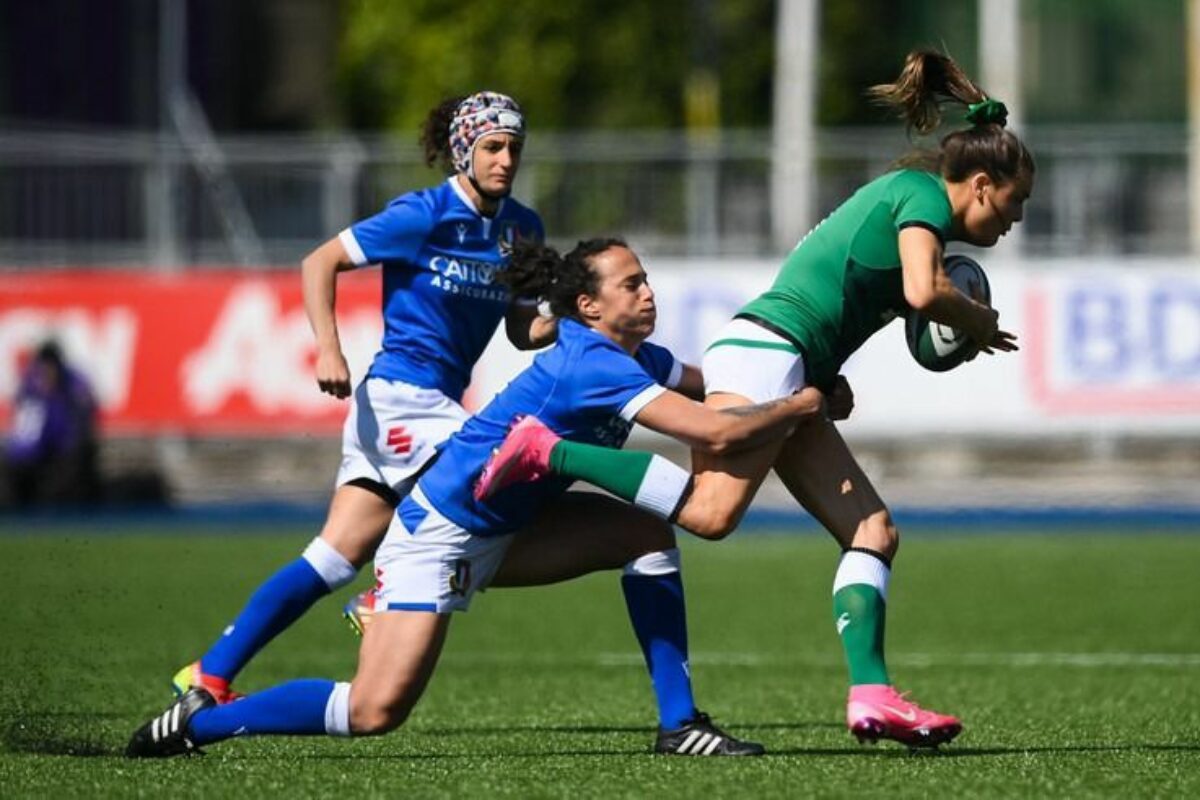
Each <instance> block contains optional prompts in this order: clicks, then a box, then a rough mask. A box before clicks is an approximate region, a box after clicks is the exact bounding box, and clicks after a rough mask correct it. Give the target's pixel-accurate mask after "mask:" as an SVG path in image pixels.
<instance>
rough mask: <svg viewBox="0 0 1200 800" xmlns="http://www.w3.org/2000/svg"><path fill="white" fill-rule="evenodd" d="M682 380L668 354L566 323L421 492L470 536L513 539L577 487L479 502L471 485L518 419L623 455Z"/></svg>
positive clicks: (547, 484)
mask: <svg viewBox="0 0 1200 800" xmlns="http://www.w3.org/2000/svg"><path fill="white" fill-rule="evenodd" d="M682 373H683V365H682V364H681V363H680V362H678V361H676V360H675V357H674V356H673V355H671V352H670V351H669V350H667V349H666V348H664V347H659V346H658V345H655V344H651V343H650V342H644V343H643V344H642V345H641V347H639V348H638V350H637V353H636V355H634V356H630V355H629V354H628V353H626V352H625V351H624V350H622V349H621V348H620V346H618V345H617V344H616V343H615V342H613V341H612V340H611V339H608V338H607V337H605V336H603V335H601V334H599V333H597V332H596V331H594V330H592V329H591V328H589V327H587V326H585V325H581V324H580V323H578V322H575V321H574V320H570V319H564V320H561V321H560V322H559V326H558V342H557V343H556V344H555V345H554V347H552V348H551V349H549V350H547V351H545V352H542V353H539V354H538V356H537V357H536V358H535V359H534V360H533V364H531V365H530V366H529V367H528V368H526V369H525V370H524V371H523V372H521V373H520V374H519V375H517V377H516V378H514V379H513V380H512V382H511V383H510V384H508V386H506V387H505V388H504V390H503V391H501V392H500V393H499V394H497V395H496V397H495V398H494V399H493V400H492V402H490V403H488V405H487V406H486V407H485V408H484V409H483V410H482V411H480V412H479V413H478V414H476V415H475V416H474V417H471V419H469V420H467V423H466V424H465V425H463V427H462V429H461V430H460V431H459V432H458V433H456V434H454V435H453V436H452V437H450V439H449V440H448V441H447V442H446V443H445V444H444V445H442V448H443V449H442V452H441V455H440V456H439V457H438V460H437V461H436V462H434V465H433V466H432V467H431V468H430V469H429V471H428V472H426V473H425V475H424V476H423V477H422V478H421V480H420V483H419V486H420V488H421V491H422V493H423V494H424V495H425V497H426V498H428V500H429V502H430V503H431V504H432V505H433V507H434V508H436V509H437V510H438V512H439V513H440V514H441V515H442V516H444V517H446V518H447V519H449V520H450V521H452V522H454V523H455V524H456V525H459V526H461V527H462V528H464V529H466V530H468V531H470V532H471V533H472V534H475V535H478V536H496V535H499V534H504V533H511V532H512V531H515V530H517V529H518V528H521V527H523V526H524V525H526V524H527V523H528V522H530V521H531V520H533V518H534V517H536V516H537V514H538V512H539V511H540V509H541V507H542V506H543V505H545V504H546V503H547V502H549V501H551V500H553V499H554V498H555V497H557V496H559V495H561V494H562V493H563V492H565V491H566V490H567V487H568V486H570V485H571V483H572V481H571V479H569V478H562V477H558V476H551V477H548V478H544V479H543V480H540V481H536V482H534V483H522V484H516V485H513V486H510V487H508V488H506V489H504V490H503V491H501V492H498V493H497V494H495V495H493V496H492V497H490V498H488V499H487V500H485V501H484V502H482V503H478V502H476V501H475V498H474V497H473V496H472V494H471V489H472V486H473V485H474V483H475V480H476V478H478V477H479V473H480V471H481V470H482V469H483V465H484V464H485V463H486V462H487V459H488V456H489V455H491V453H492V450H493V449H494V448H496V447H499V446H500V443H501V442H502V441H504V437H505V436H506V435H507V433H508V428H509V425H510V424H511V423H512V421H513V418H514V417H515V416H516V415H518V414H533V415H535V416H536V417H537V418H538V419H540V420H541V421H542V422H544V423H545V424H546V425H547V426H548V427H549V428H550V429H551V430H553V431H554V432H555V433H557V434H558V435H559V436H562V437H563V438H565V439H571V440H573V441H576V442H588V443H590V444H598V445H603V446H605V447H613V448H619V447H621V446H622V445H624V444H625V440H626V438H628V436H629V431H630V429H631V428H632V427H633V418H634V417H635V416H637V413H638V412H639V411H641V410H642V409H643V408H644V407H645V406H646V404H647V403H649V402H650V401H651V400H653V399H655V398H656V397H658V396H659V395H660V394H661V393H662V392H663V391H665V389H664V387H671V386H674V385H676V384H678V383H679V380H680V378H681V376H682ZM404 502H405V503H411V502H413V501H412V499H411V498H405V501H404Z"/></svg>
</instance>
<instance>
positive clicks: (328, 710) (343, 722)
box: [325, 683, 351, 736]
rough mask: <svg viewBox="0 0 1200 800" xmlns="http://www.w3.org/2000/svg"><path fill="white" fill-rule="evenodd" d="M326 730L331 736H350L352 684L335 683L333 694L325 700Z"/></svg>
mask: <svg viewBox="0 0 1200 800" xmlns="http://www.w3.org/2000/svg"><path fill="white" fill-rule="evenodd" d="M325 732H326V733H328V734H329V735H330V736H350V735H351V734H350V684H348V683H335V684H334V685H333V694H331V695H329V699H328V700H327V701H325Z"/></svg>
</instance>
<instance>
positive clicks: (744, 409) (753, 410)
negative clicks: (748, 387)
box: [721, 397, 788, 417]
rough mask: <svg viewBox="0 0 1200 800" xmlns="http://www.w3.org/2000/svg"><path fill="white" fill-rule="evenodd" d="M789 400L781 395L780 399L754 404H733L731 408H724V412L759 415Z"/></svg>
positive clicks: (738, 414)
mask: <svg viewBox="0 0 1200 800" xmlns="http://www.w3.org/2000/svg"><path fill="white" fill-rule="evenodd" d="M787 401H788V398H786V397H781V398H779V399H778V400H770V401H768V402H766V403H759V404H758V405H754V406H732V407H730V408H722V409H721V413H722V414H730V415H732V416H735V417H757V416H760V415H762V414H767V413H770V412H771V411H772V410H774V409H775V407H776V406H781V405H783V404H785V403H786V402H787Z"/></svg>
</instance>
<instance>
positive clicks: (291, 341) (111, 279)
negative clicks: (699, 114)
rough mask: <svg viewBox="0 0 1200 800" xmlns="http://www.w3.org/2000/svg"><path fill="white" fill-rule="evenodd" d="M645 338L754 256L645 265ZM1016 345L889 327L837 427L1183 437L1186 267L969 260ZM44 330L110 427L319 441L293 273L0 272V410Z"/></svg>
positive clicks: (679, 341)
mask: <svg viewBox="0 0 1200 800" xmlns="http://www.w3.org/2000/svg"><path fill="white" fill-rule="evenodd" d="M646 267H647V270H648V271H649V274H650V281H651V285H652V286H653V288H654V289H655V291H656V294H657V300H658V305H659V327H658V331H657V333H656V335H655V337H654V339H655V340H656V341H658V342H659V343H660V344H664V345H666V346H667V347H669V348H671V349H672V350H673V351H674V352H676V354H677V355H679V356H680V357H681V358H683V359H685V360H687V361H690V362H692V363H699V360H700V357H701V355H702V353H703V350H704V347H705V345H706V344H707V342H708V338H709V337H710V336H711V335H712V333H713V332H715V331H716V330H717V328H718V327H719V326H720V325H721V324H723V323H724V321H725V320H727V319H729V318H730V317H731V316H732V314H733V313H734V312H735V311H736V310H737V309H738V308H739V307H740V306H741V305H742V303H744V302H745V301H746V300H748V299H749V298H750V297H752V296H754V295H755V294H756V293H758V292H760V291H762V290H763V289H765V288H766V287H767V286H769V285H770V283H771V280H772V279H773V277H774V273H775V269H776V267H777V265H776V263H775V262H773V261H761V260H750V261H736V260H723V261H715V260H709V261H686V262H685V261H681V260H668V259H647V262H646ZM984 267H985V269H986V270H987V271H988V274H989V277H990V282H991V286H992V292H993V304H994V305H995V307H996V308H997V309H999V311H1000V322H1001V327H1003V328H1005V329H1006V330H1010V331H1012V332H1013V333H1015V334H1017V336H1018V341H1019V344H1020V346H1021V351H1020V352H1019V353H1016V354H998V355H995V356H987V355H981V356H979V357H978V358H977V359H975V360H974V361H973V362H970V363H968V364H965V365H963V366H961V367H959V368H957V369H955V370H953V371H951V372H947V373H931V372H927V371H925V370H923V369H922V368H921V367H919V366H918V365H917V364H916V362H915V361H913V359H912V358H911V356H910V355H909V353H908V350H907V348H906V345H905V338H904V325H903V321H902V320H898V321H894V322H892V323H891V324H890V325H888V326H887V327H886V328H884V329H883V330H882V331H880V332H879V333H878V334H876V335H875V336H874V337H873V338H872V339H871V340H869V341H868V342H867V343H866V344H865V345H864V346H863V348H862V349H861V350H860V351H859V352H858V353H856V354H855V355H854V356H853V357H852V358H851V359H850V361H849V362H848V363H847V365H846V368H845V370H844V372H845V374H846V375H847V377H848V378H849V380H850V382H851V385H852V387H853V388H854V390H855V394H856V400H857V405H856V409H855V412H854V415H853V417H852V419H851V420H850V421H849V422H847V423H846V426H845V430H846V432H847V434H849V435H852V436H853V435H856V434H860V435H869V436H885V437H892V436H900V437H903V436H910V435H929V434H934V435H937V434H955V435H959V434H964V433H965V434H978V435H984V436H1036V435H1041V434H1045V433H1056V432H1066V433H1088V432H1097V431H1100V432H1106V431H1108V432H1130V433H1166V434H1171V433H1181V434H1193V435H1194V434H1197V433H1200V270H1198V269H1196V267H1195V265H1193V264H1191V263H1187V262H1183V261H1176V262H1167V261H1156V262H1145V263H1136V264H1130V263H1124V262H1121V263H1118V262H1108V263H1095V262H1089V263H1088V264H1082V263H1079V262H1071V261H1064V262H1036V263H1034V262H1025V263H1022V264H1016V263H1007V262H988V261H984ZM379 293H380V277H379V271H378V270H375V269H364V270H360V271H358V272H351V273H345V274H343V275H342V276H340V277H339V281H338V299H337V305H338V323H339V330H340V333H341V338H342V344H343V347H344V349H345V351H346V354H347V357H348V360H349V361H350V366H351V371H352V374H353V376H354V377H355V379H358V378H360V377H361V376H362V375H363V374H364V372H365V370H366V367H367V365H368V364H369V363H370V359H371V357H372V355H373V354H374V353H375V351H376V349H377V348H378V346H379V341H380V336H381V332H382V322H381V319H380V312H379V304H380V297H379ZM50 337H53V338H55V339H57V340H58V341H59V343H60V344H61V345H62V346H63V349H64V351H65V352H66V354H67V357H68V359H69V360H70V361H71V363H72V364H73V365H74V366H76V367H77V368H78V369H80V370H81V371H82V372H83V373H84V374H85V375H86V376H87V377H88V378H89V379H90V381H91V383H92V386H93V390H94V391H95V393H96V396H97V399H98V402H99V404H100V407H101V413H102V417H101V422H102V426H103V429H104V431H105V432H106V433H109V434H124V433H129V434H143V433H149V434H152V433H157V432H172V433H181V434H196V435H248V436H271V435H288V434H322V435H331V434H334V433H335V432H336V431H337V430H338V429H339V427H340V424H341V420H342V417H343V415H344V414H345V403H344V402H343V401H338V400H335V399H332V398H329V397H327V396H325V395H323V394H321V393H320V392H319V391H318V390H317V387H316V383H315V380H314V378H313V374H312V368H313V357H314V352H313V340H312V333H311V331H310V329H309V326H308V321H307V319H306V317H305V315H304V310H303V304H302V301H301V296H300V280H299V275H298V273H297V272H296V271H289V272H270V273H246V272H234V271H224V272H211V271H203V272H200V271H193V272H183V273H178V274H171V275H156V274H152V273H146V272H140V271H139V272H135V271H104V272H52V273H51V272H47V273H38V272H33V271H30V272H24V273H10V274H8V275H5V276H4V278H3V280H2V281H0V420H5V421H6V420H7V416H8V413H9V407H8V403H9V401H10V399H11V398H12V396H13V394H14V393H15V391H16V388H17V384H18V381H19V379H20V373H21V369H22V366H23V363H24V362H25V360H26V359H27V358H28V356H29V354H30V353H31V352H32V350H33V349H35V348H36V347H37V345H38V344H40V343H41V342H42V341H44V340H45V339H46V338H50ZM531 358H532V354H530V353H519V352H517V351H515V350H514V349H513V348H512V346H511V345H509V344H508V343H507V341H505V339H504V337H503V334H502V333H500V334H497V336H496V338H495V339H494V340H493V342H492V344H491V346H490V347H489V348H488V351H487V352H486V353H485V355H484V357H483V359H482V360H481V362H480V364H479V366H478V367H477V368H476V372H475V379H474V381H473V383H472V387H471V390H470V392H469V394H468V397H467V405H468V406H469V407H477V406H478V405H479V404H480V403H482V402H486V401H487V400H488V399H489V398H490V397H491V396H492V395H493V394H494V393H495V392H496V391H498V390H499V389H501V388H503V386H504V385H505V384H506V383H507V382H508V380H509V379H510V378H511V377H512V376H513V375H514V374H515V373H516V372H517V371H518V370H519V369H521V368H522V367H523V366H524V365H525V364H527V363H528V362H529V360H530V359H531Z"/></svg>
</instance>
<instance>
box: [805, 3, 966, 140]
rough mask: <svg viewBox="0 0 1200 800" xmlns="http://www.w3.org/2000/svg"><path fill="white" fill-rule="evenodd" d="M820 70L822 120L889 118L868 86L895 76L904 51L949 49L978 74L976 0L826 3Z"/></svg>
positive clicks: (837, 122) (847, 121)
mask: <svg viewBox="0 0 1200 800" xmlns="http://www.w3.org/2000/svg"><path fill="white" fill-rule="evenodd" d="M821 15H822V17H821V56H820V58H821V64H820V70H821V75H820V79H819V81H818V90H817V91H818V99H817V121H818V123H819V124H821V125H863V124H869V123H877V122H881V121H883V120H885V119H886V117H885V116H884V115H883V113H882V112H881V111H880V110H879V109H878V108H875V107H872V106H871V105H870V104H869V103H868V102H867V101H866V99H865V96H864V92H865V91H866V89H867V87H869V86H873V85H875V84H877V83H886V82H888V81H891V80H893V79H894V78H895V77H896V75H897V74H899V72H900V67H901V65H902V64H903V63H904V56H905V55H906V54H907V53H908V52H909V51H910V50H913V49H914V48H918V47H926V48H932V49H935V50H940V51H942V52H944V53H947V54H949V55H950V56H952V57H953V58H954V60H955V61H957V62H958V63H959V64H961V65H962V66H963V68H964V69H965V70H967V72H968V74H975V72H976V66H975V65H976V61H977V53H978V49H979V48H978V44H977V42H976V25H977V22H976V20H977V19H978V15H977V12H976V5H975V3H974V2H967V3H964V2H962V0H907V2H899V3H898V2H895V0H856V2H853V3H839V2H828V1H827V2H823V3H822V4H821Z"/></svg>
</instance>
